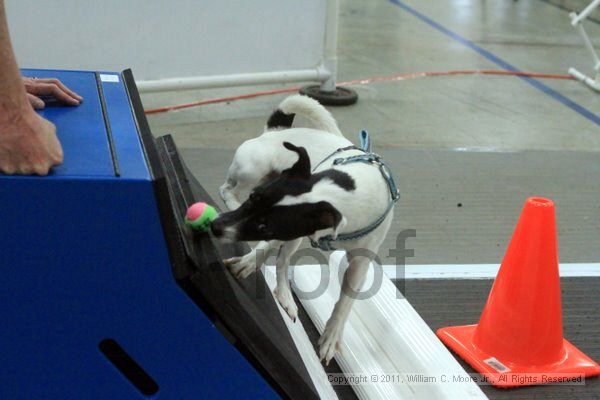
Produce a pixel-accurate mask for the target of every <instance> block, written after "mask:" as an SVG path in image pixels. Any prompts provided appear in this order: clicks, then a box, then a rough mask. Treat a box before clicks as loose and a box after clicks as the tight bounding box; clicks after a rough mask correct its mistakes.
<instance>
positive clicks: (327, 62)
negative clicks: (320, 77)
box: [320, 0, 600, 92]
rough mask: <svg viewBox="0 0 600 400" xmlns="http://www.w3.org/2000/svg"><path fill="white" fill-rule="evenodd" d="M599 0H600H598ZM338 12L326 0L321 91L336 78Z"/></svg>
mask: <svg viewBox="0 0 600 400" xmlns="http://www.w3.org/2000/svg"><path fill="white" fill-rule="evenodd" d="M598 1H600V0H598ZM339 13H340V1H339V0H327V10H326V16H325V18H326V19H325V46H324V47H325V48H324V54H323V62H322V64H321V68H322V69H324V70H326V71H327V72H329V78H328V79H326V80H324V81H323V83H322V84H321V88H320V90H321V91H323V92H334V91H335V85H336V78H337V43H338V22H339Z"/></svg>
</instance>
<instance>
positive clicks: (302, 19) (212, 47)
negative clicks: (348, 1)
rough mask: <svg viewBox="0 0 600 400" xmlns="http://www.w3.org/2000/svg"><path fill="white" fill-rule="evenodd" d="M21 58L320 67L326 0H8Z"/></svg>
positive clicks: (76, 63)
mask: <svg viewBox="0 0 600 400" xmlns="http://www.w3.org/2000/svg"><path fill="white" fill-rule="evenodd" d="M5 3H6V7H7V13H8V23H9V27H10V32H11V35H12V40H13V45H14V47H15V52H16V55H17V59H18V61H19V65H20V66H21V67H23V68H57V69H89V70H109V71H120V70H122V69H125V68H129V67H131V68H132V69H133V72H134V74H135V76H136V79H137V80H149V79H160V78H170V77H188V76H204V75H224V74H236V73H253V72H270V71H285V70H299V69H307V68H314V67H316V66H317V65H318V64H319V62H320V60H321V58H322V54H323V45H324V35H325V9H326V1H325V0H280V1H276V0H246V1H243V0H221V1H219V0H173V1H166V0H146V1H144V0H120V1H119V0H96V1H93V0H79V1H78V0H46V1H39V0H6V2H5Z"/></svg>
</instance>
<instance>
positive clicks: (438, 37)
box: [143, 0, 600, 263]
mask: <svg viewBox="0 0 600 400" xmlns="http://www.w3.org/2000/svg"><path fill="white" fill-rule="evenodd" d="M551 2H554V3H555V5H553V4H551ZM403 3H404V4H406V5H408V6H409V7H412V8H414V9H415V10H417V11H418V12H419V13H421V14H423V15H425V16H426V17H428V18H430V19H431V20H433V21H435V22H437V23H438V24H440V25H441V26H443V27H445V28H446V29H448V30H450V31H453V32H455V33H456V34H458V35H460V36H461V37H463V38H465V39H467V40H469V41H471V42H473V43H475V44H476V45H478V46H480V47H482V48H484V49H485V50H487V51H489V52H490V53H492V54H494V55H495V56H496V57H499V58H500V59H502V60H504V61H506V62H508V63H510V64H511V65H513V66H515V67H516V68H518V69H520V70H523V71H531V72H548V73H566V71H567V69H568V68H569V66H576V67H577V68H579V69H581V70H585V71H589V70H590V69H591V58H590V57H589V55H588V54H587V53H586V51H585V49H584V47H583V44H582V42H581V39H580V37H579V36H578V35H577V34H576V32H575V30H574V29H573V28H572V27H571V26H570V24H569V18H568V13H567V12H566V11H565V10H563V9H561V8H559V7H567V8H575V9H581V7H583V6H584V5H585V3H586V2H584V1H558V0H548V1H543V0H519V1H485V0H481V1H475V0H473V1H465V0H462V1H458V0H454V1H427V2H424V1H417V0H407V1H403ZM595 16H596V15H595ZM586 26H587V29H588V32H589V34H590V36H591V37H592V38H594V40H595V43H596V44H597V46H598V48H600V24H598V23H594V22H590V23H587V25H586ZM456 69H500V67H499V66H498V65H497V64H495V63H494V62H492V61H490V59H489V58H486V57H484V56H482V55H481V54H480V53H478V52H476V51H473V50H472V49H471V48H469V47H467V46H465V45H464V44H463V43H461V42H459V41H457V40H455V39H453V38H451V37H449V36H448V35H446V34H444V33H442V32H440V30H439V29H435V28H434V27H432V26H431V25H430V24H427V23H425V22H423V20H421V19H419V18H417V17H415V16H414V15H412V14H411V13H409V12H407V11H406V10H404V9H402V8H401V7H399V6H397V5H395V4H393V3H392V2H390V1H385V0H380V1H361V0H346V1H343V2H342V9H341V20H340V39H339V80H340V81H343V80H347V79H355V78H362V77H370V76H379V75H389V74H395V73H404V72H420V71H448V70H456ZM543 83H544V84H546V85H547V86H549V87H550V88H551V89H553V90H555V91H556V92H558V93H559V94H561V95H563V96H566V97H567V98H568V99H570V100H572V101H573V102H575V103H577V104H579V105H581V106H582V107H585V108H586V109H587V110H589V111H590V112H592V113H594V114H595V115H596V116H598V115H599V114H600V96H599V95H598V94H596V93H594V92H592V91H591V90H589V89H588V88H587V87H585V86H583V85H581V84H579V83H578V82H575V81H558V80H543ZM262 88H263V87H260V88H256V87H253V88H235V89H220V90H203V91H192V92H182V93H166V94H148V95H144V96H143V101H144V104H145V106H146V108H153V107H156V106H161V105H167V104H177V103H184V102H188V101H194V100H198V99H206V98H212V97H217V96H221V95H226V94H234V93H247V92H251V91H255V90H258V89H262ZM356 90H357V91H358V93H359V95H360V100H359V102H358V103H357V104H356V105H354V106H351V107H346V108H332V109H331V111H332V113H333V114H334V116H335V117H336V119H337V120H338V122H339V125H340V127H341V128H342V130H343V132H345V134H346V136H348V137H350V138H352V139H354V137H355V135H356V132H358V131H359V130H360V129H362V128H367V129H368V130H369V131H370V132H371V134H372V139H373V141H374V146H375V150H376V151H378V152H380V153H382V154H383V155H384V156H385V157H386V158H387V159H388V160H390V162H391V163H392V165H393V168H394V172H395V174H396V175H397V180H398V183H399V186H400V189H401V191H402V194H403V199H402V201H401V202H400V203H399V205H398V207H397V208H396V218H395V222H394V226H393V228H392V230H391V232H390V234H389V236H388V239H387V241H386V243H385V244H384V246H383V248H382V250H381V251H380V257H381V258H382V259H383V261H384V262H385V263H393V262H394V260H393V259H390V258H389V257H388V252H389V249H391V248H393V247H394V242H395V237H396V235H397V234H398V232H400V231H402V230H403V229H408V228H413V229H416V231H417V238H416V239H411V241H409V246H412V247H413V248H414V249H415V257H414V258H413V259H411V260H409V263H497V262H500V260H501V257H502V254H503V252H504V250H505V248H506V244H507V243H508V240H509V239H510V234H511V232H512V229H513V228H514V224H515V222H516V219H517V217H518V214H519V210H520V207H521V205H522V203H523V202H524V200H525V198H526V197H528V196H530V195H544V196H548V197H550V198H552V199H554V200H555V201H556V203H557V208H558V211H557V213H558V226H559V241H560V259H561V261H562V262H599V261H600V246H599V244H600V243H599V240H598V238H599V233H600V200H599V195H600V180H599V179H598V176H599V172H600V161H599V160H600V158H599V157H598V151H600V126H599V125H598V124H597V123H594V122H593V121H591V120H590V119H587V118H585V117H584V116H582V115H580V114H579V113H577V112H575V111H574V110H573V109H571V108H569V107H567V106H565V105H564V104H562V103H561V102H559V101H557V100H556V99H555V98H553V97H551V96H549V95H548V94H546V93H544V92H542V91H541V90H538V89H537V88H535V87H533V86H532V85H530V84H528V83H527V82H525V81H524V80H522V79H519V78H514V77H494V76H480V75H476V76H458V77H436V78H422V79H414V80H404V81H400V82H392V83H377V84H372V85H368V86H357V87H356ZM284 97H285V96H283V95H278V96H270V97H262V98H257V99H252V100H244V101H237V102H232V103H230V104H216V105H210V106H204V107H198V108H193V109H188V110H184V111H179V112H170V113H166V114H156V115H152V116H150V123H151V126H152V129H153V131H154V133H155V134H156V135H160V134H165V133H171V134H173V135H174V137H175V140H176V142H177V144H178V145H179V146H180V148H181V149H182V152H183V155H184V158H185V159H186V161H187V163H188V164H189V166H190V168H191V170H192V172H193V173H194V174H195V175H196V176H197V177H198V179H199V181H200V182H201V183H202V184H203V185H204V186H205V188H206V189H207V190H208V191H209V192H210V193H211V194H212V195H213V197H215V198H218V196H217V189H218V186H219V185H220V183H221V182H222V181H223V179H224V177H225V174H226V170H227V167H228V165H229V162H230V160H231V157H232V155H233V151H234V150H235V148H237V147H238V146H239V145H240V144H241V143H242V142H243V141H244V140H246V139H249V138H252V137H255V136H257V135H258V134H259V133H260V132H261V130H262V127H263V126H264V124H265V121H266V118H267V117H268V115H269V114H270V112H271V111H272V109H273V108H275V107H276V105H277V104H278V103H279V102H280V101H281V100H282V99H283V98H284ZM300 122H301V121H300ZM459 203H461V204H462V207H458V206H457V205H458V204H459Z"/></svg>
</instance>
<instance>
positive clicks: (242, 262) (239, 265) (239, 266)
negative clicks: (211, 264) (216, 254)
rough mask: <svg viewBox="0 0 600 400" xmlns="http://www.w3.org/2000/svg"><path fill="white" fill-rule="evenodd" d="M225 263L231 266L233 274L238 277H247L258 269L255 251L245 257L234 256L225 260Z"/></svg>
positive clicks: (230, 269)
mask: <svg viewBox="0 0 600 400" xmlns="http://www.w3.org/2000/svg"><path fill="white" fill-rule="evenodd" d="M223 264H225V265H226V266H227V267H228V268H229V271H231V273H232V274H233V276H235V277H236V278H237V279H245V278H247V277H248V276H250V275H251V274H252V273H254V272H256V269H257V266H256V257H254V252H253V251H251V252H250V253H248V254H246V255H245V256H243V257H232V258H228V259H226V260H223Z"/></svg>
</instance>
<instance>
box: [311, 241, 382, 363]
mask: <svg viewBox="0 0 600 400" xmlns="http://www.w3.org/2000/svg"><path fill="white" fill-rule="evenodd" d="M346 256H347V258H348V261H349V265H348V269H347V270H346V272H345V274H344V279H343V282H342V290H341V292H340V298H339V299H338V301H337V303H335V306H334V307H333V312H332V313H331V317H329V320H328V321H327V324H326V325H325V331H324V332H323V335H322V336H321V338H320V339H319V358H320V359H321V360H325V364H326V365H329V361H331V359H332V358H333V356H335V353H336V352H339V351H340V350H341V344H342V334H343V332H344V325H346V321H347V320H348V316H349V315H350V310H351V309H352V304H353V303H354V300H355V299H356V298H357V296H358V295H359V294H360V292H359V291H360V289H361V288H362V285H363V284H364V282H365V278H366V275H367V271H368V269H369V263H370V262H371V259H370V258H369V257H367V256H365V255H364V254H361V255H360V256H354V257H353V256H352V255H351V252H348V253H347V255H346Z"/></svg>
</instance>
